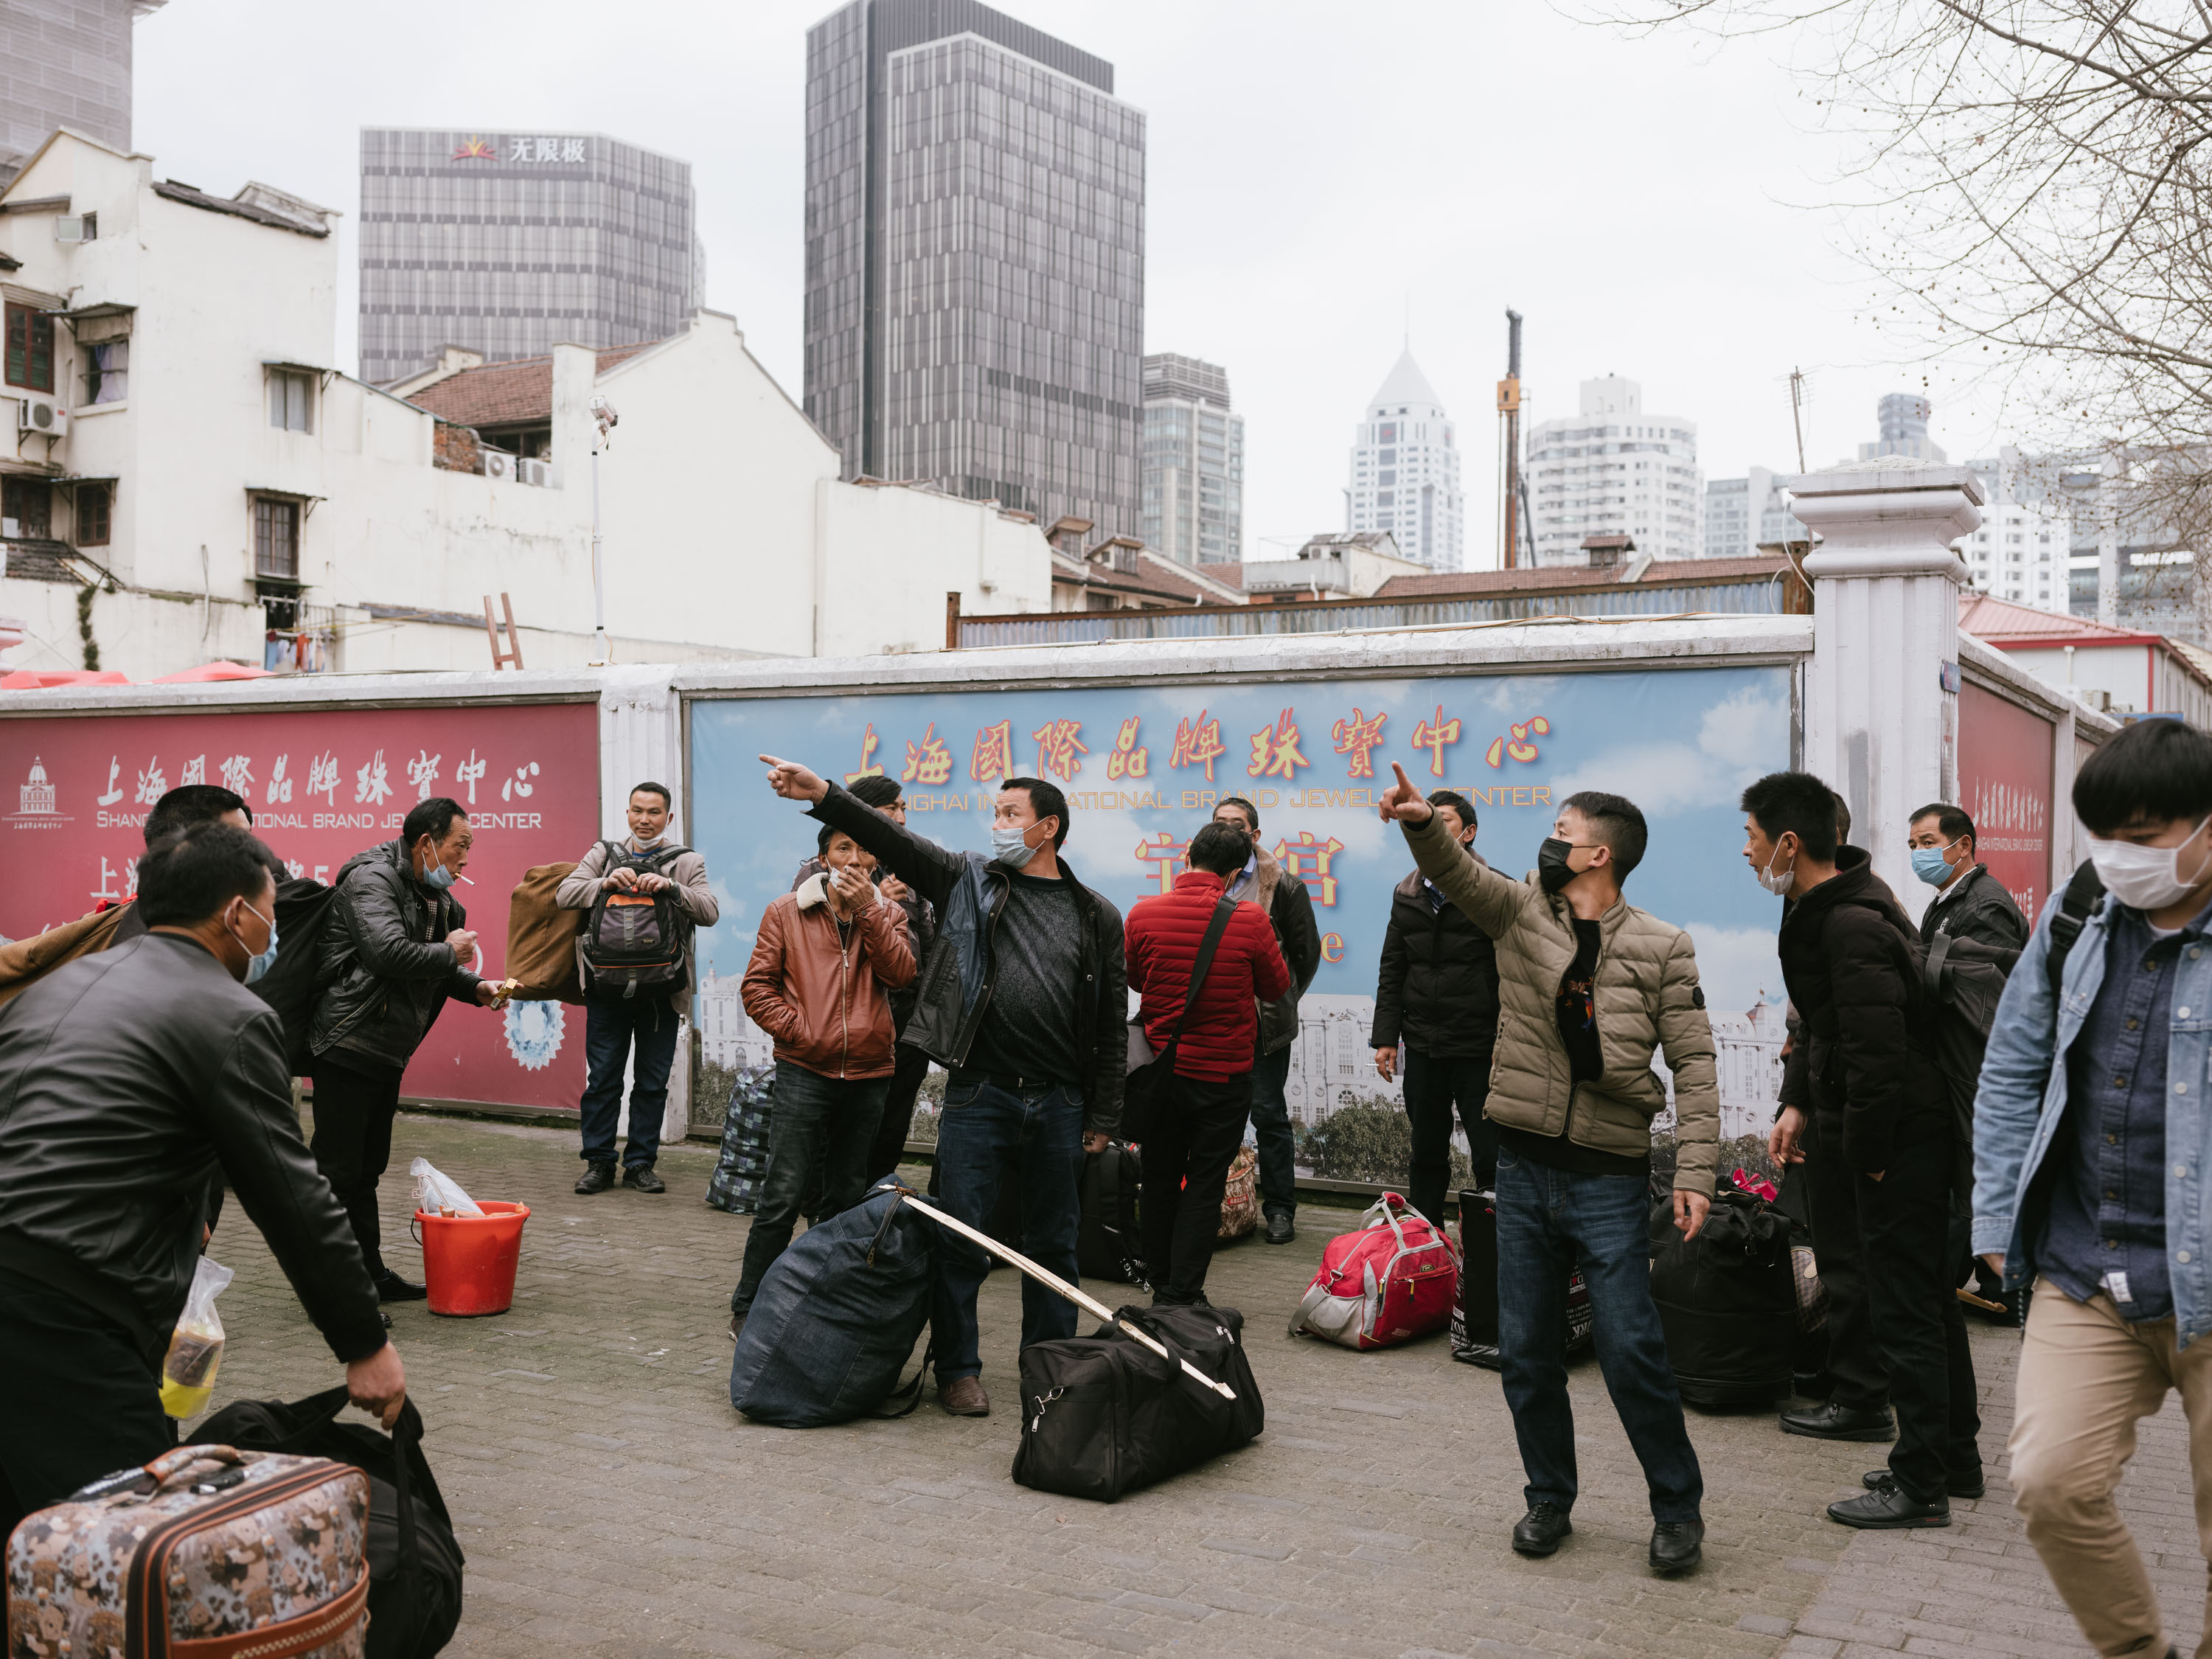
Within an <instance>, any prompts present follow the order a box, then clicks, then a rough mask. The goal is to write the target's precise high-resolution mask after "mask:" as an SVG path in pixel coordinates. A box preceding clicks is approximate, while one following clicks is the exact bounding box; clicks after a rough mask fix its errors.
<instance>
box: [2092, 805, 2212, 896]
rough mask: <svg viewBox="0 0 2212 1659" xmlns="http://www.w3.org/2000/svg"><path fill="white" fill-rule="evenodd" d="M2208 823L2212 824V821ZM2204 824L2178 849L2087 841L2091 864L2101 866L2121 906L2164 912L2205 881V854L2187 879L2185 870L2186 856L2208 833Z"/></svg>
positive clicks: (2194, 862)
mask: <svg viewBox="0 0 2212 1659" xmlns="http://www.w3.org/2000/svg"><path fill="white" fill-rule="evenodd" d="M2204 823H2212V818H2207V819H2205V820H2204ZM2204 823H2200V824H2198V825H2197V827H2196V829H2192V830H2191V831H2190V832H2189V839H2188V840H2187V841H2185V842H2182V843H2181V844H2180V845H2179V846H2178V847H2141V846H2138V845H2136V843H2135V842H2131V841H2100V840H2099V839H2098V838H2097V837H2096V836H2088V837H2087V841H2088V842H2089V860H2090V862H2091V863H2093V864H2094V865H2095V866H2097V878H2098V879H2099V880H2100V881H2101V882H2103V883H2104V884H2105V890H2106V892H2108V893H2110V894H2111V895H2112V896H2113V897H2114V898H2116V899H2118V901H2119V902H2121V903H2123V904H2126V905H2131V906H2133V907H2134V908H2136V909H2138V910H2163V909H2165V908H2166V906H2168V905H2169V904H2173V903H2177V902H2179V901H2180V900H2182V899H2184V898H2186V897H2187V896H2189V894H2190V891H2191V890H2192V889H2193V888H2195V887H2196V885H2197V883H2198V882H2200V881H2202V880H2203V879H2204V876H2205V871H2206V861H2205V858H2204V855H2203V854H2202V853H2201V852H2200V853H2199V854H2197V857H2196V858H2195V860H2192V862H2191V867H2190V872H2189V873H2188V874H2187V875H2186V876H2185V875H2184V874H2183V873H2182V868H2181V855H2182V854H2184V853H2185V852H2186V851H2187V850H2188V849H2189V848H2191V846H2192V845H2194V844H2195V842H2196V841H2197V837H2198V836H2201V835H2203V833H2204Z"/></svg>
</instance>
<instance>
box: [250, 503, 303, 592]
mask: <svg viewBox="0 0 2212 1659" xmlns="http://www.w3.org/2000/svg"><path fill="white" fill-rule="evenodd" d="M253 574H255V575H257V576H273V577H275V578H276V579H277V580H280V581H297V580H299V579H300V504H299V502H297V501H273V500H271V499H270V497H268V496H266V495H257V496H255V497H254V498H253Z"/></svg>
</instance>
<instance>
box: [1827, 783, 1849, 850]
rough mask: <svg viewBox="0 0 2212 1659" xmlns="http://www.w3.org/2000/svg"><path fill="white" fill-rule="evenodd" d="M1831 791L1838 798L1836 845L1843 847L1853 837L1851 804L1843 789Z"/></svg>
mask: <svg viewBox="0 0 2212 1659" xmlns="http://www.w3.org/2000/svg"><path fill="white" fill-rule="evenodd" d="M1830 793H1832V794H1833V795H1834V796H1835V798H1836V845H1837V846H1838V847H1841V846H1843V845H1844V843H1845V842H1848V841H1850V838H1851V804H1850V802H1849V801H1847V800H1845V799H1844V792H1843V791H1842V790H1840V789H1837V790H1832V791H1831V792H1830Z"/></svg>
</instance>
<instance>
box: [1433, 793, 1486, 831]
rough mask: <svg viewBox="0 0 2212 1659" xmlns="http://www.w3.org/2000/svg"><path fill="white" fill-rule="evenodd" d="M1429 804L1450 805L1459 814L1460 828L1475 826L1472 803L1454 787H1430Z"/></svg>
mask: <svg viewBox="0 0 2212 1659" xmlns="http://www.w3.org/2000/svg"><path fill="white" fill-rule="evenodd" d="M1429 805H1431V806H1449V807H1450V808H1451V810H1452V811H1454V812H1456V813H1457V814H1458V815H1459V827H1460V828H1461V829H1474V827H1475V823H1474V802H1473V801H1471V800H1469V799H1468V798H1467V797H1466V796H1465V795H1462V794H1461V793H1460V792H1459V791H1458V790H1456V789H1431V791H1429Z"/></svg>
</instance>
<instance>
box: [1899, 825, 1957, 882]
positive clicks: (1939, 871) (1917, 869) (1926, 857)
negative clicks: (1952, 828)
mask: <svg viewBox="0 0 2212 1659" xmlns="http://www.w3.org/2000/svg"><path fill="white" fill-rule="evenodd" d="M1964 840H1966V837H1965V836H1960V837H1959V841H1964ZM1959 841H1954V842H1952V843H1951V845H1950V847H1916V848H1913V849H1912V873H1913V874H1914V875H1916V876H1917V877H1919V878H1920V879H1921V880H1923V881H1924V882H1926V883H1927V884H1929V886H1930V887H1941V886H1942V884H1944V883H1945V882H1947V881H1948V880H1950V879H1951V866H1950V864H1949V863H1948V861H1947V860H1945V859H1944V857H1943V854H1946V853H1948V852H1949V851H1950V850H1951V848H1952V847H1956V846H1957V845H1958V844H1959Z"/></svg>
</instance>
